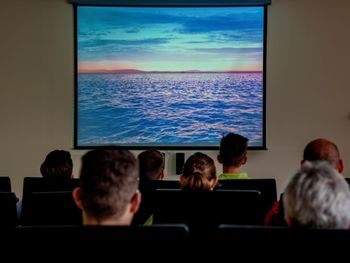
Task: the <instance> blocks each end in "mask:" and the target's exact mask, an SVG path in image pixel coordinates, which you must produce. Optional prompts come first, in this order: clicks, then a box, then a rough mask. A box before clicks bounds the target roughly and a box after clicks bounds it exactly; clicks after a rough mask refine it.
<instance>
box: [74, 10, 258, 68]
mask: <svg viewBox="0 0 350 263" xmlns="http://www.w3.org/2000/svg"><path fill="white" fill-rule="evenodd" d="M77 14H78V18H77V23H78V28H77V32H78V39H77V41H78V71H79V72H94V71H95V72H98V71H101V70H116V69H137V70H143V71H186V70H202V71H230V70H237V71H260V70H262V69H263V34H264V33H263V28H264V23H263V22H264V9H263V7H231V8H230V7H226V8H223V7H220V8H215V7H210V8H208V7H205V8H204V7H203V8H199V7H197V8H189V7H186V8H179V7H177V8H156V7H152V8H150V7H148V8H141V7H137V8H135V7H87V6H79V7H78V11H77Z"/></svg>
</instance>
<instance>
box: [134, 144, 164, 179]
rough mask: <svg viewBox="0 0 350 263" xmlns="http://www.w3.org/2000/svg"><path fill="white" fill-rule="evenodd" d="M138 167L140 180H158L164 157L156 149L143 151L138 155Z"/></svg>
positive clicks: (162, 168)
mask: <svg viewBox="0 0 350 263" xmlns="http://www.w3.org/2000/svg"><path fill="white" fill-rule="evenodd" d="M138 159H139V166H140V167H139V168H140V181H143V180H159V179H161V178H160V176H161V173H162V171H163V170H164V157H163V154H162V153H161V152H159V151H158V150H156V149H151V150H146V151H143V152H142V153H140V154H139V155H138Z"/></svg>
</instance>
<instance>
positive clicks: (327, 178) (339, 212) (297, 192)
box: [283, 161, 350, 228]
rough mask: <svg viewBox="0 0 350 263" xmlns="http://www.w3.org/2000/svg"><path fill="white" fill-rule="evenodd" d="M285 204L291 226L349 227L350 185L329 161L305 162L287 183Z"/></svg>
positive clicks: (286, 214) (287, 219)
mask: <svg viewBox="0 0 350 263" xmlns="http://www.w3.org/2000/svg"><path fill="white" fill-rule="evenodd" d="M283 202H284V209H285V218H286V221H287V222H288V224H289V225H290V226H292V227H312V228H348V227H349V224H350V190H349V185H348V184H347V182H346V181H345V179H344V177H343V176H341V175H340V174H339V173H338V172H337V171H336V170H335V169H334V168H333V167H332V166H331V165H330V164H329V163H328V162H326V161H318V162H305V163H304V164H303V165H302V167H301V169H300V170H299V171H298V172H297V173H296V174H295V175H294V176H293V177H292V179H291V181H290V182H289V183H288V185H287V187H286V190H285V194H284V200H283Z"/></svg>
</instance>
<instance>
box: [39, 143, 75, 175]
mask: <svg viewBox="0 0 350 263" xmlns="http://www.w3.org/2000/svg"><path fill="white" fill-rule="evenodd" d="M72 172H73V161H72V158H71V155H70V152H67V151H64V150H54V151H52V152H50V153H49V154H48V155H47V156H46V158H45V161H44V162H43V163H42V164H41V166H40V173H41V175H42V176H43V177H44V178H62V179H69V178H72Z"/></svg>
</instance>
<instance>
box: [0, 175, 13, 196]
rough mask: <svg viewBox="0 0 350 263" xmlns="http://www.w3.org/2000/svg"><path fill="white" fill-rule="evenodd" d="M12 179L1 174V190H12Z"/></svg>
mask: <svg viewBox="0 0 350 263" xmlns="http://www.w3.org/2000/svg"><path fill="white" fill-rule="evenodd" d="M11 191H12V189H11V179H10V177H8V176H0V192H11Z"/></svg>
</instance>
